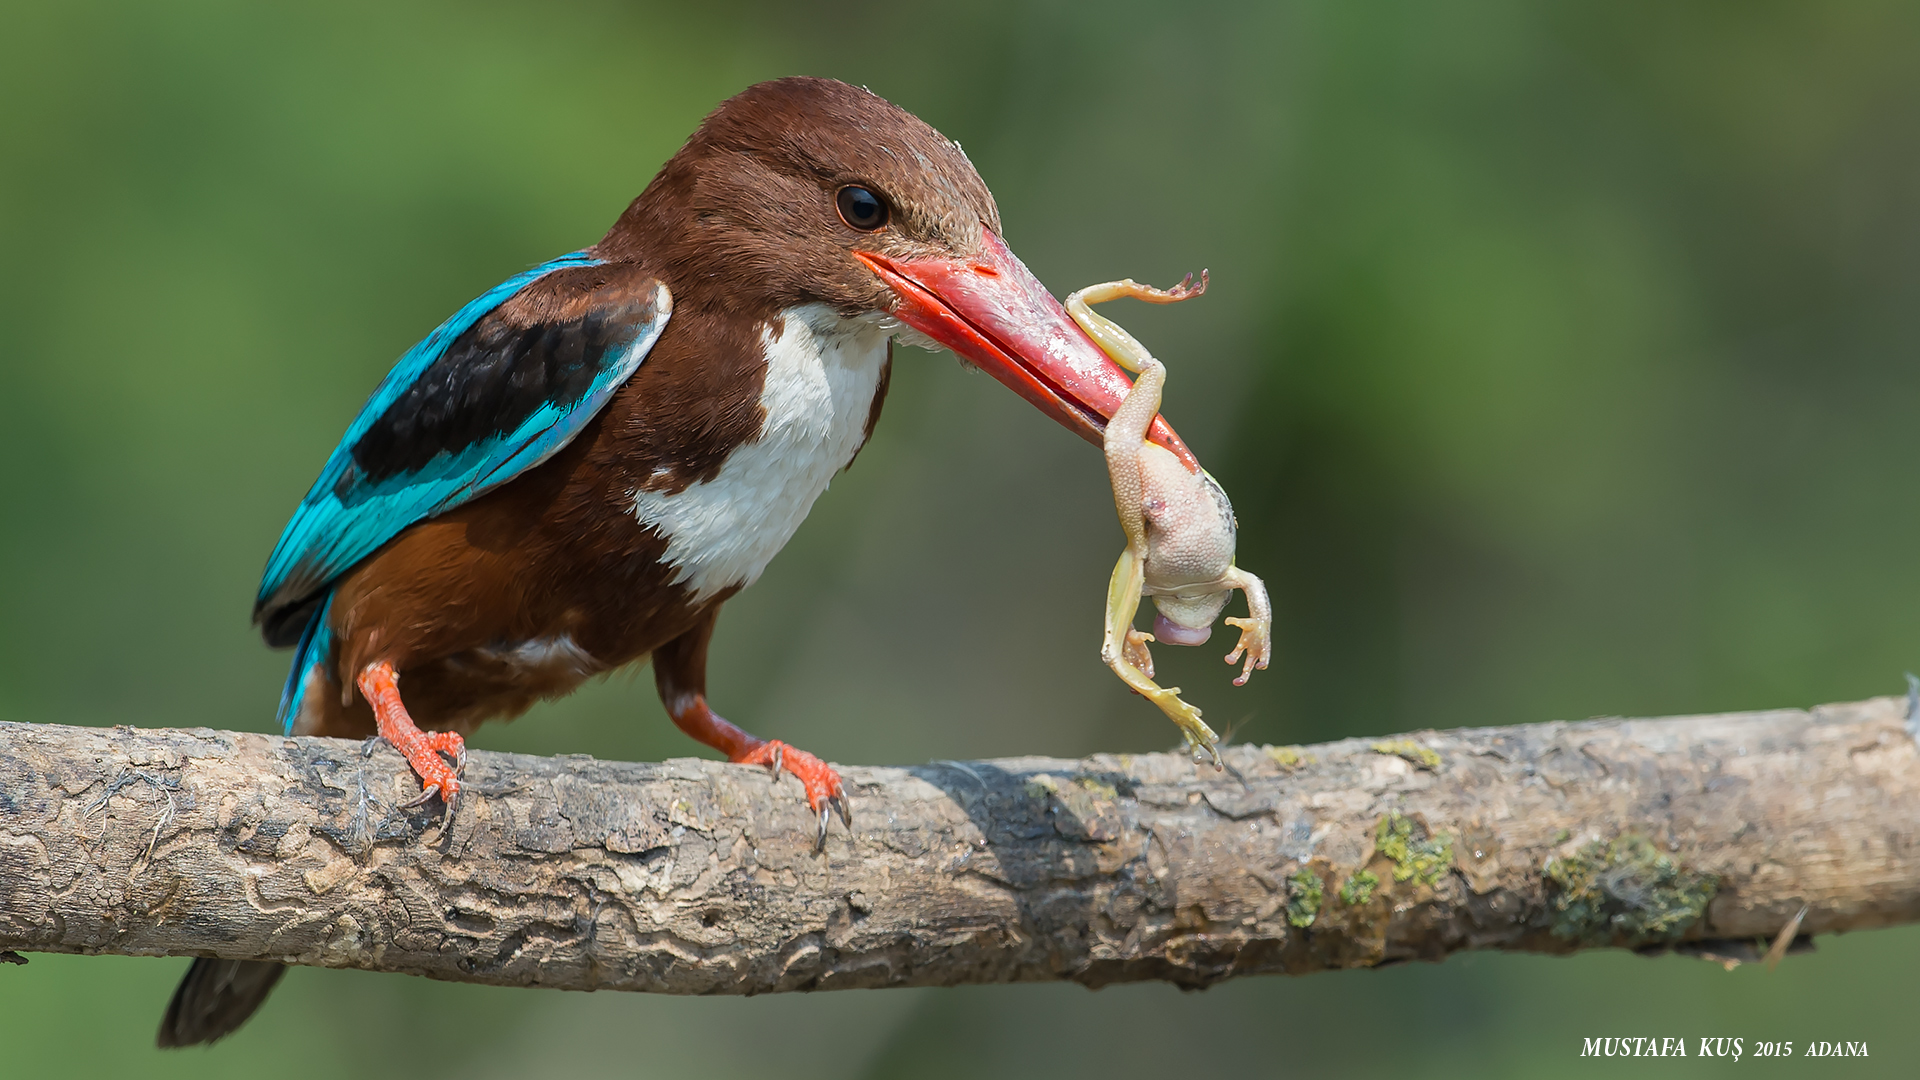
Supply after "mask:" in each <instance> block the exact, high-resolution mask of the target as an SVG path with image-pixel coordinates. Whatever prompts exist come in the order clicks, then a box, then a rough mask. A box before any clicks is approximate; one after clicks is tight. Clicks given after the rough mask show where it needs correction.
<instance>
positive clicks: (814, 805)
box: [734, 739, 853, 851]
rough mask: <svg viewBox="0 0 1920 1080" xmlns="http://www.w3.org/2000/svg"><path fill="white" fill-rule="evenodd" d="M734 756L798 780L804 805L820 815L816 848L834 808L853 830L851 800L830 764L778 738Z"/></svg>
mask: <svg viewBox="0 0 1920 1080" xmlns="http://www.w3.org/2000/svg"><path fill="white" fill-rule="evenodd" d="M734 760H735V761H736V762H738V763H740V764H744V765H765V766H766V767H767V769H768V770H769V771H770V772H772V773H773V775H774V778H775V779H778V778H779V776H780V773H781V772H782V771H785V772H787V773H790V774H792V776H793V778H794V779H796V780H798V781H800V786H801V787H803V788H805V789H806V792H807V806H808V807H809V808H810V809H812V810H813V811H814V812H816V813H817V814H819V816H820V831H819V836H818V838H817V840H816V842H815V844H814V850H815V851H820V850H823V849H824V848H825V846H826V842H827V822H828V820H829V819H830V818H831V816H832V814H833V812H834V811H838V812H839V814H840V820H841V821H843V822H845V823H846V826H847V829H848V831H849V832H851V831H852V829H853V809H852V805H851V803H852V800H851V799H850V798H848V796H847V791H846V788H845V787H843V786H842V785H841V783H840V774H839V773H837V772H835V771H834V769H833V766H831V765H828V764H827V763H826V762H824V761H821V760H820V759H819V758H817V757H815V756H813V755H812V754H809V753H807V752H806V751H805V750H802V749H800V748H798V747H796V746H789V745H788V744H786V743H783V742H781V741H780V740H778V739H769V740H767V741H766V742H764V743H761V744H760V745H759V746H756V747H754V748H753V749H752V750H749V751H748V752H747V753H745V754H742V755H741V756H740V757H738V758H735V759H734Z"/></svg>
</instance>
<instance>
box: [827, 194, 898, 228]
mask: <svg viewBox="0 0 1920 1080" xmlns="http://www.w3.org/2000/svg"><path fill="white" fill-rule="evenodd" d="M833 202H834V205H835V206H836V207H838V208H839V210H840V220H841V221H844V222H846V223H847V227H848V228H850V229H859V230H860V231H861V232H873V231H875V230H877V229H883V228H885V227H886V224H887V218H889V217H890V216H892V215H891V214H890V213H889V212H888V210H887V203H886V200H884V199H882V198H881V197H880V196H878V195H875V194H874V193H873V192H871V191H868V190H867V189H866V188H863V187H861V186H860V185H858V184H848V185H847V186H846V187H843V188H841V189H840V190H839V192H837V193H836V194H835V195H834V197H833Z"/></svg>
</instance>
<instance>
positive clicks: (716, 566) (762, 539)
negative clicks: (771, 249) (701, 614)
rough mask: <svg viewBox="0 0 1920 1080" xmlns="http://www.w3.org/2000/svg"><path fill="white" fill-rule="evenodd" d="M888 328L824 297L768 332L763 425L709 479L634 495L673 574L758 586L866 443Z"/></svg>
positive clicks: (707, 593) (691, 582) (700, 582)
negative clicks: (663, 543) (660, 539)
mask: <svg viewBox="0 0 1920 1080" xmlns="http://www.w3.org/2000/svg"><path fill="white" fill-rule="evenodd" d="M887 336H888V329H886V328H884V327H883V326H881V325H879V324H877V323H876V322H875V321H869V320H861V319H847V318H843V317H841V315H840V314H839V313H838V312H835V311H834V310H833V309H831V308H829V307H827V306H826V305H824V304H803V305H801V306H799V307H794V308H789V309H788V310H786V311H784V312H782V313H781V316H780V318H779V319H778V320H777V321H776V322H775V323H774V324H773V325H771V326H769V327H767V328H766V329H764V330H762V331H761V334H760V344H761V348H762V349H763V350H764V351H765V353H766V357H767V381H766V385H765V387H764V389H762V391H761V393H760V404H761V407H763V408H764V409H765V410H766V418H767V419H766V426H765V428H764V429H762V431H761V432H760V437H759V438H758V439H756V440H754V441H753V442H749V443H743V444H742V445H740V446H738V447H735V448H734V450H733V452H732V453H731V454H729V455H727V459H726V461H725V462H724V463H722V465H721V466H720V472H719V475H717V476H715V477H714V478H713V479H712V480H707V481H702V482H700V483H696V484H693V485H692V486H690V487H688V488H687V489H686V490H684V491H680V492H677V493H674V494H671V495H670V494H667V493H665V492H659V491H636V492H634V493H633V512H634V515H635V516H636V517H638V518H639V519H640V523H641V524H643V525H651V526H653V527H654V528H655V529H656V530H657V531H658V532H659V533H660V534H661V535H663V536H665V537H666V538H667V552H666V556H665V561H666V562H667V563H668V564H669V565H671V566H673V567H674V568H675V573H674V577H673V581H674V583H675V584H678V585H686V586H689V587H690V588H691V589H692V591H693V595H694V599H695V600H696V601H702V600H705V599H707V598H708V597H711V596H713V595H714V594H716V593H718V592H720V591H721V590H722V589H726V588H728V587H730V586H734V585H751V584H753V582H754V581H755V580H757V579H758V578H759V577H760V573H761V571H763V570H765V569H766V568H767V563H769V562H770V561H772V559H773V557H774V555H776V554H777V553H779V551H780V549H781V548H783V547H785V546H786V543H787V541H788V540H790V539H792V537H793V533H794V530H796V529H798V528H799V527H800V522H802V521H804V520H805V519H806V516H807V511H809V510H811V509H813V502H814V500H815V499H818V498H819V497H820V494H821V492H824V491H826V490H827V484H828V483H829V482H831V481H832V480H833V477H834V474H835V473H837V472H839V471H840V470H841V469H844V468H846V466H847V463H848V462H849V461H852V460H853V455H854V453H855V452H856V451H858V450H859V449H860V442H861V438H862V436H863V435H864V433H865V431H866V425H867V416H868V413H869V412H870V411H871V409H872V407H873V394H874V391H875V390H876V389H877V388H878V387H879V384H880V370H881V368H882V367H883V366H884V365H885V364H886V360H887Z"/></svg>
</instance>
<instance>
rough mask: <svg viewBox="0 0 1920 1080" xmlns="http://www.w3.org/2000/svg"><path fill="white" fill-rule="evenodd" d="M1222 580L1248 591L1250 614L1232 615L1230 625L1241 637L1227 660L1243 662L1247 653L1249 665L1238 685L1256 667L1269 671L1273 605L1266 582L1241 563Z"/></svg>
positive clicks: (1248, 611) (1228, 569)
mask: <svg viewBox="0 0 1920 1080" xmlns="http://www.w3.org/2000/svg"><path fill="white" fill-rule="evenodd" d="M1220 580H1221V581H1222V582H1223V583H1225V584H1226V585H1227V587H1229V588H1234V589H1239V590H1240V591H1241V592H1243V593H1246V594H1247V617H1246V618H1244V619H1239V618H1234V617H1232V616H1228V617H1227V619H1226V620H1225V621H1226V624H1227V625H1228V626H1232V627H1235V628H1237V629H1239V631H1240V640H1239V641H1238V642H1236V643H1235V644H1234V646H1233V651H1232V652H1230V653H1228V654H1227V663H1229V664H1233V663H1238V662H1239V661H1240V657H1241V655H1242V654H1245V656H1246V658H1247V659H1246V666H1245V667H1243V668H1241V669H1240V677H1239V678H1236V679H1234V680H1233V685H1235V686H1245V685H1247V678H1248V677H1249V676H1251V675H1252V674H1253V669H1254V668H1259V669H1261V670H1262V671H1264V670H1266V667H1267V661H1268V660H1270V659H1272V658H1273V604H1272V603H1271V602H1270V601H1269V600H1268V599H1267V586H1266V583H1265V582H1263V581H1261V580H1260V579H1259V578H1257V577H1255V576H1253V575H1252V574H1249V573H1247V572H1246V571H1245V570H1242V569H1240V568H1239V567H1237V566H1233V567H1228V568H1227V572H1226V573H1225V574H1224V575H1222V576H1221V578H1220Z"/></svg>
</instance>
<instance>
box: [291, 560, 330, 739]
mask: <svg viewBox="0 0 1920 1080" xmlns="http://www.w3.org/2000/svg"><path fill="white" fill-rule="evenodd" d="M332 611H333V591H332V590H331V589H329V590H328V591H327V598H326V600H325V601H323V602H322V603H321V604H320V605H319V606H318V607H315V608H314V609H313V614H312V615H310V616H308V618H307V627H306V629H304V630H302V631H300V644H298V645H296V646H294V649H293V668H292V669H291V670H290V671H288V672H287V685H286V686H285V687H284V688H282V689H281V691H280V714H279V716H278V717H277V719H278V720H279V721H280V730H281V731H282V732H284V733H285V734H288V735H291V734H293V722H294V721H295V720H296V719H298V718H299V716H300V705H301V703H302V702H303V701H304V700H305V699H306V694H307V672H309V671H311V670H313V668H314V666H315V665H318V664H324V663H326V661H327V656H328V654H329V653H331V652H333V629H332V628H331V627H329V626H328V625H327V615H328V614H329V613H330V612H332Z"/></svg>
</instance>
